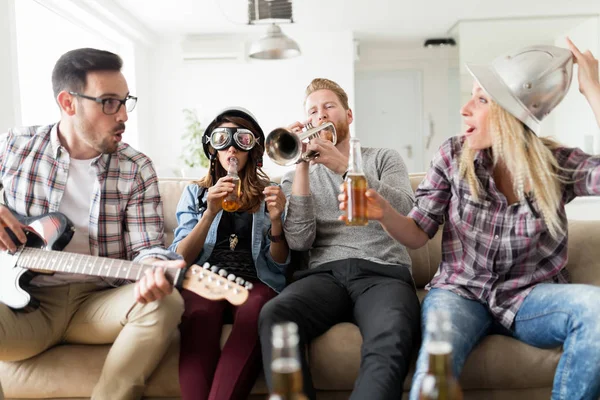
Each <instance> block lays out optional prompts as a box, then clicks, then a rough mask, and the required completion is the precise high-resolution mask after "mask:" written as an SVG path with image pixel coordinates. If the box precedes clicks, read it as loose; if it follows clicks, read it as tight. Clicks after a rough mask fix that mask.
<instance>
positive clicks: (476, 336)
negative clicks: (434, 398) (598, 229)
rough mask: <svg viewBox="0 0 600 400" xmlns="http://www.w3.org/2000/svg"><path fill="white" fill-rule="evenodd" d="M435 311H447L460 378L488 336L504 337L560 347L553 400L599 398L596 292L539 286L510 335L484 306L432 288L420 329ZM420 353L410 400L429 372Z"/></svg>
mask: <svg viewBox="0 0 600 400" xmlns="http://www.w3.org/2000/svg"><path fill="white" fill-rule="evenodd" d="M436 309H446V310H448V311H449V315H450V320H451V323H452V331H451V332H452V333H451V335H452V338H451V341H452V345H453V354H452V356H453V359H452V365H453V368H454V373H455V374H456V376H459V375H460V373H461V371H462V368H463V366H464V364H465V361H466V359H467V357H468V355H469V354H470V353H471V350H473V348H474V347H475V346H476V345H477V344H478V343H479V341H480V340H481V339H482V338H483V337H484V336H486V335H487V334H489V333H490V332H493V331H496V330H497V332H494V333H503V334H506V335H510V336H512V337H514V338H515V339H518V340H520V341H522V342H524V343H527V344H529V345H531V346H535V347H538V348H556V347H560V346H562V347H563V353H562V356H561V357H560V361H559V363H558V367H557V368H556V373H555V374H554V384H553V387H552V400H558V399H564V400H579V399H589V400H597V399H598V397H599V396H600V287H596V286H591V285H574V284H540V285H537V286H536V287H535V288H534V289H533V290H532V291H531V292H530V293H529V295H528V296H527V297H526V298H525V301H524V302H523V304H522V305H521V308H520V309H519V311H518V312H517V315H516V317H515V321H514V324H513V327H512V328H513V330H512V331H509V330H508V329H505V328H503V327H502V326H500V325H499V324H498V323H496V322H495V321H494V318H493V316H492V314H490V312H489V311H488V309H487V307H486V306H485V305H484V304H481V303H479V302H477V301H473V300H468V299H465V298H463V297H461V296H459V295H457V294H454V293H452V292H450V291H448V290H444V289H432V290H431V291H430V292H429V293H428V294H427V296H426V297H425V300H424V301H423V305H422V318H421V325H422V327H423V332H425V324H426V321H427V315H428V313H429V312H430V311H433V310H436ZM426 342H427V338H426V337H424V338H423V344H422V345H421V349H420V350H419V357H418V360H417V368H416V372H415V376H414V378H413V385H412V388H411V392H410V400H417V399H418V397H419V396H418V392H419V388H420V386H421V381H422V380H423V377H424V375H425V373H426V372H427V362H428V357H427V352H426V351H425V350H424V349H425V344H426Z"/></svg>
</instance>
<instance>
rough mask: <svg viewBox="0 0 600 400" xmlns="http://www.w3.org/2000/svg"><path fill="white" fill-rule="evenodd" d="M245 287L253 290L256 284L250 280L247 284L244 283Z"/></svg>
mask: <svg viewBox="0 0 600 400" xmlns="http://www.w3.org/2000/svg"><path fill="white" fill-rule="evenodd" d="M244 287H245V288H246V289H248V290H252V288H253V287H254V285H253V284H252V283H250V282H246V284H245V285H244Z"/></svg>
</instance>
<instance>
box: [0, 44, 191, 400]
mask: <svg viewBox="0 0 600 400" xmlns="http://www.w3.org/2000/svg"><path fill="white" fill-rule="evenodd" d="M121 67H122V60H121V58H120V57H119V56H117V55H116V54H113V53H110V52H107V51H101V50H96V49H89V48H85V49H77V50H73V51H69V52H67V53H66V54H64V55H63V56H61V57H60V59H59V60H58V62H57V63H56V65H55V67H54V70H53V72H52V86H53V90H54V96H55V99H56V102H57V103H58V106H59V108H60V113H61V118H60V121H59V122H58V123H56V124H53V125H49V126H33V127H27V128H17V129H12V130H9V131H8V133H6V134H4V135H0V185H1V186H2V188H3V189H4V201H5V204H6V205H5V206H0V226H3V227H6V228H8V229H10V230H12V232H13V233H14V235H15V236H16V238H17V239H18V240H19V241H20V242H22V243H24V242H25V241H26V240H25V234H24V231H23V228H24V226H23V225H22V224H21V223H20V222H19V221H18V219H17V218H16V217H15V215H20V216H26V217H33V216H39V215H43V214H46V213H49V212H54V211H58V212H61V213H63V214H64V215H66V216H67V217H68V218H69V220H71V222H72V223H73V225H74V227H75V232H76V233H75V234H74V235H73V238H72V239H71V241H70V242H69V243H68V245H67V246H66V248H65V249H64V251H67V252H71V253H80V254H87V255H94V256H100V257H109V258H114V259H123V260H131V259H133V260H134V261H141V262H147V263H151V264H153V265H154V266H155V267H156V268H153V269H152V270H151V271H150V272H148V273H147V274H146V275H144V276H143V277H142V278H141V279H140V280H139V281H138V282H136V283H135V284H127V283H128V282H127V281H124V280H109V279H106V278H100V277H97V276H89V275H82V274H72V273H56V274H54V275H52V276H47V275H41V276H36V277H35V278H33V280H32V281H31V288H30V289H31V290H30V292H31V293H32V295H33V296H34V297H35V298H37V299H38V300H39V301H40V305H39V308H38V309H37V310H35V311H33V312H31V313H22V312H18V311H16V310H13V309H10V308H8V307H7V306H6V305H4V304H1V303H0V361H17V360H24V359H27V358H30V357H33V356H35V355H37V354H39V353H41V352H43V351H45V350H46V349H48V348H50V347H52V346H54V345H56V344H59V343H62V342H71V343H82V344H104V343H113V342H114V344H113V346H112V348H111V350H110V352H109V353H108V356H107V358H106V361H105V364H104V368H103V370H102V373H101V376H100V380H99V382H98V383H97V385H96V386H95V388H94V390H93V393H92V398H93V399H107V400H108V399H111V400H113V399H137V398H141V396H142V394H143V391H144V384H145V381H146V379H147V378H148V377H149V376H150V374H151V373H152V372H153V370H154V369H155V367H156V366H157V365H158V363H159V362H160V360H161V358H162V357H163V355H164V353H165V351H166V349H167V346H168V344H169V341H170V340H169V339H170V338H171V335H172V334H173V332H174V331H175V330H176V329H177V326H178V324H179V321H180V317H181V315H182V313H183V300H182V298H181V296H180V294H179V293H178V292H177V291H176V290H175V291H174V290H173V288H172V285H171V284H170V283H169V282H168V281H167V279H166V278H165V274H164V272H163V271H164V270H163V268H167V267H169V268H181V267H183V266H184V262H183V261H182V260H180V257H179V256H178V255H177V254H175V253H172V252H170V251H168V250H166V249H164V247H163V246H164V239H163V235H164V232H163V212H162V203H161V198H160V194H159V191H158V181H157V176H156V173H155V170H154V167H153V165H152V162H151V160H150V159H149V158H148V157H146V156H145V155H144V154H142V153H140V152H138V151H136V150H134V149H133V148H131V147H130V146H128V145H127V144H125V143H122V136H123V133H124V132H125V122H127V118H128V115H127V113H128V111H132V110H133V108H134V107H135V104H136V101H137V98H136V97H134V96H132V95H130V93H129V89H128V86H127V82H126V80H125V77H124V76H123V74H122V73H121ZM18 245H19V244H18V243H14V242H13V240H11V238H10V237H9V235H8V234H7V233H6V232H5V230H4V229H0V250H2V251H5V250H8V251H9V252H14V251H16V250H17V246H18ZM0 268H9V266H5V265H0ZM59 367H60V366H59ZM9 395H10V394H9Z"/></svg>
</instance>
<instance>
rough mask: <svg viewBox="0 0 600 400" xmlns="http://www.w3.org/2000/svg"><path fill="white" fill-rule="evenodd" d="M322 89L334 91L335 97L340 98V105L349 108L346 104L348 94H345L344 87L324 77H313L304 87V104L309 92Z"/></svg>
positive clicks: (345, 108)
mask: <svg viewBox="0 0 600 400" xmlns="http://www.w3.org/2000/svg"><path fill="white" fill-rule="evenodd" d="M324 89H325V90H331V91H332V92H333V93H335V95H336V96H337V98H338V99H339V100H340V103H342V107H344V110H349V109H350V106H349V105H348V95H347V94H346V92H345V91H344V89H342V87H341V86H340V85H338V84H337V83H335V82H334V81H332V80H329V79H325V78H315V79H313V80H312V82H310V84H309V85H308V86H307V87H306V93H305V96H304V105H306V99H307V98H308V96H310V95H311V94H313V92H316V91H317V90H324Z"/></svg>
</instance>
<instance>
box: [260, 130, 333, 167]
mask: <svg viewBox="0 0 600 400" xmlns="http://www.w3.org/2000/svg"><path fill="white" fill-rule="evenodd" d="M317 137H321V138H323V139H327V140H329V141H330V142H331V143H333V144H336V143H337V135H336V133H335V126H334V125H333V122H326V123H324V124H322V125H319V126H315V127H313V126H312V124H311V123H308V124H306V125H304V130H303V131H302V133H300V134H295V133H292V132H290V131H289V130H288V129H286V128H277V129H275V130H273V131H271V133H269V134H268V135H267V138H266V139H265V149H266V150H267V154H268V155H269V157H270V158H271V160H273V162H274V163H276V164H279V165H282V166H284V167H288V166H290V165H294V164H298V163H300V162H303V161H306V162H308V161H310V160H312V159H313V158H316V157H318V156H319V152H318V151H312V150H311V151H306V152H304V153H302V143H303V142H304V141H306V142H310V141H311V140H312V139H315V138H317Z"/></svg>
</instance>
